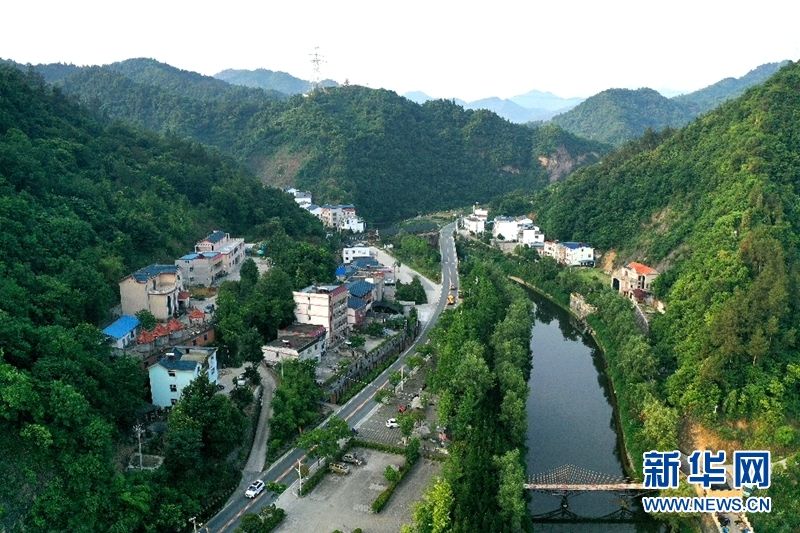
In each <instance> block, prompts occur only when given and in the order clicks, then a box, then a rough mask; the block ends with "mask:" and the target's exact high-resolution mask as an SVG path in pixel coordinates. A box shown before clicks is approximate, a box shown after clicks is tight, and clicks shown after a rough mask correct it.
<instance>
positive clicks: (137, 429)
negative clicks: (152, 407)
mask: <svg viewBox="0 0 800 533" xmlns="http://www.w3.org/2000/svg"><path fill="white" fill-rule="evenodd" d="M133 431H134V432H136V437H137V438H138V439H139V470H142V469H144V462H143V460H142V433H144V426H143V425H142V424H141V423H137V424H136V425H135V426H133Z"/></svg>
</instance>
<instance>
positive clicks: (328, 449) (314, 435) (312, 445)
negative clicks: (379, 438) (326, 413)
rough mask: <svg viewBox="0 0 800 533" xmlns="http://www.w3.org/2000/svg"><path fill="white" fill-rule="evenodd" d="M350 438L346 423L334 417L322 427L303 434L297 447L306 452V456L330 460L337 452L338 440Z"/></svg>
mask: <svg viewBox="0 0 800 533" xmlns="http://www.w3.org/2000/svg"><path fill="white" fill-rule="evenodd" d="M349 436H350V427H349V426H348V425H347V422H345V421H344V420H342V419H341V418H339V417H337V416H334V417H332V418H331V419H330V420H329V421H328V423H327V424H325V425H324V426H323V427H319V428H315V429H312V430H311V431H307V432H305V433H303V434H302V435H301V436H300V438H299V439H298V441H297V446H298V447H300V448H303V449H304V450H306V452H307V453H308V455H313V456H315V457H318V458H320V459H322V458H325V459H330V458H331V457H333V456H334V455H335V454H336V453H337V452H338V451H339V449H340V448H339V440H341V439H344V438H346V437H349Z"/></svg>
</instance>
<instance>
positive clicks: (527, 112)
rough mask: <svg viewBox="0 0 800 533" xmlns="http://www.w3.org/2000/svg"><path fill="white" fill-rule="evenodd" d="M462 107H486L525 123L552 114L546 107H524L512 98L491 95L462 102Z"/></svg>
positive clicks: (546, 117) (508, 118)
mask: <svg viewBox="0 0 800 533" xmlns="http://www.w3.org/2000/svg"><path fill="white" fill-rule="evenodd" d="M464 109H476V110H477V109H487V110H489V111H492V112H494V113H497V114H498V115H499V116H501V117H503V118H504V119H506V120H508V121H510V122H515V123H517V124H525V123H526V122H533V121H536V120H546V119H548V118H550V117H552V116H553V113H552V112H550V111H548V110H546V109H534V108H526V107H522V106H521V105H519V104H517V103H516V102H514V101H513V100H505V99H503V98H497V97H494V96H493V97H491V98H484V99H482V100H475V101H474V102H468V103H466V104H464Z"/></svg>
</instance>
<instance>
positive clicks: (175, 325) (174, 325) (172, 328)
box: [167, 318, 183, 333]
mask: <svg viewBox="0 0 800 533" xmlns="http://www.w3.org/2000/svg"><path fill="white" fill-rule="evenodd" d="M167 329H168V330H169V332H170V333H175V332H176V331H180V330H182V329H183V324H181V323H180V321H179V320H175V319H174V318H173V319H172V320H170V321H169V322H167Z"/></svg>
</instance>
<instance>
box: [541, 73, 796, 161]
mask: <svg viewBox="0 0 800 533" xmlns="http://www.w3.org/2000/svg"><path fill="white" fill-rule="evenodd" d="M785 64H786V62H785V61H784V62H781V63H767V64H765V65H761V66H759V67H757V68H755V69H753V70H751V71H750V72H748V73H747V74H745V75H744V76H742V77H741V78H725V79H724V80H721V81H719V82H717V83H715V84H713V85H709V86H708V87H705V88H703V89H700V90H698V91H695V92H692V93H689V94H684V95H680V96H676V97H675V98H666V97H664V96H662V95H661V94H659V93H658V92H656V91H654V90H653V89H647V88H643V89H637V90H629V89H609V90H607V91H603V92H601V93H598V94H596V95H594V96H592V97H591V98H588V99H586V100H584V101H583V102H582V103H581V104H579V105H578V106H576V107H574V108H573V109H571V110H569V111H567V112H566V113H562V114H561V115H556V116H555V117H553V119H552V122H553V123H555V124H558V125H559V126H561V127H562V128H564V129H566V130H567V131H570V132H572V133H574V134H575V135H579V136H581V137H586V138H587V139H594V140H596V141H600V142H604V143H608V144H613V145H615V146H619V145H621V144H623V143H625V142H627V141H630V140H632V139H635V138H637V137H640V136H641V135H643V134H644V132H645V131H647V130H648V129H652V130H654V131H657V132H658V131H661V130H663V129H665V128H676V127H681V126H683V125H685V124H687V123H688V122H689V121H690V120H692V119H694V118H695V117H697V116H698V115H701V114H703V113H705V112H707V111H710V110H712V109H714V108H715V107H717V106H719V105H720V104H722V103H723V102H725V101H727V100H730V99H731V98H735V97H737V96H740V95H741V94H742V93H744V91H745V90H747V89H748V88H749V87H752V86H754V85H758V84H759V83H762V82H764V80H766V79H767V78H769V77H770V76H771V75H772V74H774V73H775V72H776V71H777V70H778V69H779V68H780V67H781V66H783V65H785Z"/></svg>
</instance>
